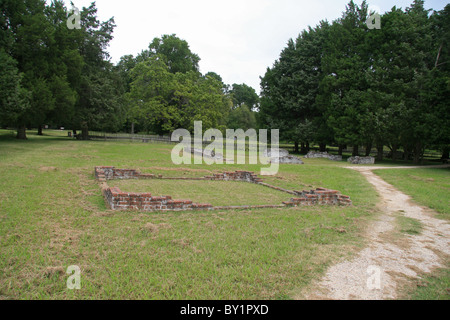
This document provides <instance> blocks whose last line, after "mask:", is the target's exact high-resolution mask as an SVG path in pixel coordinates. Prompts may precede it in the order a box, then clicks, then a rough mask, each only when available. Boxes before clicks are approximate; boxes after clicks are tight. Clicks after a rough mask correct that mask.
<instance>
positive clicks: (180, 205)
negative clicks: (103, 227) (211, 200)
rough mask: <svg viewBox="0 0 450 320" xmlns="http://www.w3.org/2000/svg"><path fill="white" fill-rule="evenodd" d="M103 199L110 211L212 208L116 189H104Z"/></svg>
mask: <svg viewBox="0 0 450 320" xmlns="http://www.w3.org/2000/svg"><path fill="white" fill-rule="evenodd" d="M104 197H105V200H106V203H107V204H108V206H109V207H110V209H112V210H139V211H184V210H195V209H211V208H212V207H213V206H212V205H210V204H196V203H193V202H192V201H190V200H173V199H172V197H171V196H164V197H153V196H152V194H151V193H129V192H122V191H121V190H120V189H119V188H117V187H115V188H108V189H106V190H105V192H104Z"/></svg>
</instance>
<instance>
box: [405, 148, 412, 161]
mask: <svg viewBox="0 0 450 320" xmlns="http://www.w3.org/2000/svg"><path fill="white" fill-rule="evenodd" d="M404 150H405V154H404V155H403V159H404V160H405V161H408V160H409V154H410V149H409V147H404Z"/></svg>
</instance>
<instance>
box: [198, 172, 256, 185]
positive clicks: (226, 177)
mask: <svg viewBox="0 0 450 320" xmlns="http://www.w3.org/2000/svg"><path fill="white" fill-rule="evenodd" d="M204 179H205V180H212V181H243V182H250V183H260V182H262V179H261V178H259V177H258V175H256V174H255V173H254V172H249V171H236V172H224V173H219V174H214V175H213V176H207V177H205V178H204Z"/></svg>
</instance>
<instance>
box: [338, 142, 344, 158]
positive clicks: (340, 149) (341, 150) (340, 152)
mask: <svg viewBox="0 0 450 320" xmlns="http://www.w3.org/2000/svg"><path fill="white" fill-rule="evenodd" d="M343 151H344V146H343V145H339V150H338V155H340V156H342V152H343Z"/></svg>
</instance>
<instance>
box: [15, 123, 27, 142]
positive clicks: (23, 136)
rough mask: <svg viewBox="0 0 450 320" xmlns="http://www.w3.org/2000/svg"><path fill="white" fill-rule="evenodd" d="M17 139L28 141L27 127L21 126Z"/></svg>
mask: <svg viewBox="0 0 450 320" xmlns="http://www.w3.org/2000/svg"><path fill="white" fill-rule="evenodd" d="M16 138H17V139H20V140H26V139H27V127H26V126H25V125H20V126H19V127H18V128H17V136H16Z"/></svg>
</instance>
